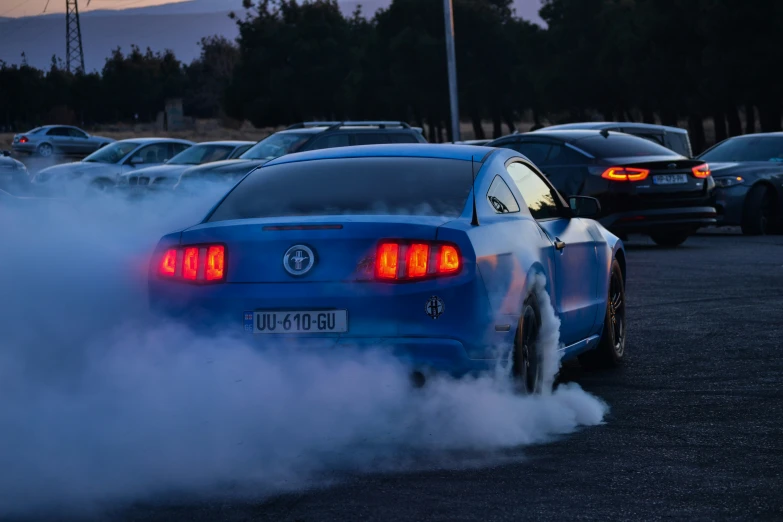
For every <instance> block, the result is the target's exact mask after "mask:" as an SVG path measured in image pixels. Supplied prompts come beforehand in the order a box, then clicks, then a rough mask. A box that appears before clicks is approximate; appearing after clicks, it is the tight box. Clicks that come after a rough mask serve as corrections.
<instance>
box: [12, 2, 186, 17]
mask: <svg viewBox="0 0 783 522" xmlns="http://www.w3.org/2000/svg"><path fill="white" fill-rule="evenodd" d="M180 1H184V0H92V1H91V2H90V5H89V7H87V0H79V10H80V11H82V12H86V11H93V10H98V9H127V8H131V7H148V6H151V5H160V4H173V3H176V2H180ZM44 7H46V0H0V17H3V16H8V17H20V16H34V15H39V14H42V13H43V10H44ZM64 11H65V1H64V0H50V2H49V7H48V8H47V9H46V12H47V13H62V12H64Z"/></svg>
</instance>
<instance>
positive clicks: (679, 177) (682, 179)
mask: <svg viewBox="0 0 783 522" xmlns="http://www.w3.org/2000/svg"><path fill="white" fill-rule="evenodd" d="M653 183H655V184H656V185H679V184H681V183H688V175H687V174H661V175H660V176H653Z"/></svg>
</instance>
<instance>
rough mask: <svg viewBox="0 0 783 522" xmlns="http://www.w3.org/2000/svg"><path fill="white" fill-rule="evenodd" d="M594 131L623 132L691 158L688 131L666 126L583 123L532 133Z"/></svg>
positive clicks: (630, 123) (548, 128) (555, 126)
mask: <svg viewBox="0 0 783 522" xmlns="http://www.w3.org/2000/svg"><path fill="white" fill-rule="evenodd" d="M581 129H595V130H607V131H616V132H624V133H626V134H633V135H634V136H639V137H640V138H645V139H648V140H650V141H654V142H655V143H657V144H658V145H663V146H664V147H666V148H667V149H670V150H673V151H674V152H676V153H677V154H680V155H682V156H685V157H686V158H692V157H693V150H692V149H691V140H690V137H689V136H688V131H687V130H685V129H680V128H679V127H667V126H666V125H655V124H654V123H633V122H622V123H620V122H606V121H599V122H585V123H565V124H563V125H550V126H549V127H543V128H541V129H537V130H535V131H533V132H539V131H550V130H581Z"/></svg>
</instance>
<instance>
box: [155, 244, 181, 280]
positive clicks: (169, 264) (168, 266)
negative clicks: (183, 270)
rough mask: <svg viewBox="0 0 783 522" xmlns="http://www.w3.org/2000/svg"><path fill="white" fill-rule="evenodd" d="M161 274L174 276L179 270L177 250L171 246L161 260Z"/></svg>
mask: <svg viewBox="0 0 783 522" xmlns="http://www.w3.org/2000/svg"><path fill="white" fill-rule="evenodd" d="M159 271H160V274H161V275H164V276H173V275H174V274H175V273H176V272H177V250H176V249H174V248H171V249H169V250H166V253H165V254H163V259H162V260H161V262H160V270H159Z"/></svg>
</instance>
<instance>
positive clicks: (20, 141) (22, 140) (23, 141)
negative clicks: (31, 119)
mask: <svg viewBox="0 0 783 522" xmlns="http://www.w3.org/2000/svg"><path fill="white" fill-rule="evenodd" d="M28 141H30V140H29V139H27V136H22V137H21V138H19V143H27V142H28Z"/></svg>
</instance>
